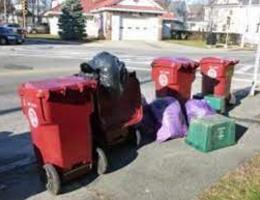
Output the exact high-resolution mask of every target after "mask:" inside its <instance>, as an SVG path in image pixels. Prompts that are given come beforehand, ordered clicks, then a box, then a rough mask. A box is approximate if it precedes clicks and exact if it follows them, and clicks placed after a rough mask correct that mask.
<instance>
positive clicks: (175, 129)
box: [156, 101, 188, 142]
mask: <svg viewBox="0 0 260 200" xmlns="http://www.w3.org/2000/svg"><path fill="white" fill-rule="evenodd" d="M187 131H188V128H187V124H186V121H185V118H184V115H183V113H182V109H181V106H180V104H179V102H178V101H175V102H173V103H171V104H170V105H169V106H167V108H166V109H165V111H164V113H163V118H162V126H161V128H160V129H159V130H158V132H157V138H156V140H157V141H158V142H164V141H166V140H168V139H175V138H180V137H184V136H185V135H186V134H187Z"/></svg>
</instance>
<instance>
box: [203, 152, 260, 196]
mask: <svg viewBox="0 0 260 200" xmlns="http://www.w3.org/2000/svg"><path fill="white" fill-rule="evenodd" d="M199 199H200V200H260V155H258V156H256V157H254V158H253V159H252V160H250V161H249V162H248V163H246V164H244V165H242V166H241V167H239V168H238V169H237V170H235V171H233V172H230V173H228V174H227V175H226V176H224V177H223V178H221V179H220V180H219V182H218V183H217V184H216V185H214V186H212V187H211V188H209V189H208V190H207V191H206V192H205V193H203V194H202V195H200V197H199Z"/></svg>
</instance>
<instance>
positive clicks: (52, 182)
mask: <svg viewBox="0 0 260 200" xmlns="http://www.w3.org/2000/svg"><path fill="white" fill-rule="evenodd" d="M43 168H44V170H45V173H46V178H47V180H46V188H47V190H48V191H49V192H50V193H52V194H54V195H57V194H59V193H60V189H61V181H60V177H59V174H58V172H57V170H56V169H55V167H54V166H53V165H51V164H46V165H44V166H43Z"/></svg>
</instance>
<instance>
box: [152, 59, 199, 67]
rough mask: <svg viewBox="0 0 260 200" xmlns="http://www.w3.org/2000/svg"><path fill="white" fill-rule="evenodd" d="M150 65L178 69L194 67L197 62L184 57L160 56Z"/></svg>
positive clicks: (197, 64)
mask: <svg viewBox="0 0 260 200" xmlns="http://www.w3.org/2000/svg"><path fill="white" fill-rule="evenodd" d="M151 65H152V67H173V68H177V70H179V69H182V68H184V69H196V68H198V67H199V63H198V62H196V61H193V60H191V59H189V58H185V57H160V58H157V59H155V60H154V61H153V62H152V64H151Z"/></svg>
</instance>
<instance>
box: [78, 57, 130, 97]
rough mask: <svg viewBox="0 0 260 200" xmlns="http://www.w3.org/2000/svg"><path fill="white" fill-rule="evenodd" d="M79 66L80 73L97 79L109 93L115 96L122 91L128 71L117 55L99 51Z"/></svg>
mask: <svg viewBox="0 0 260 200" xmlns="http://www.w3.org/2000/svg"><path fill="white" fill-rule="evenodd" d="M80 68H81V74H82V75H84V76H85V75H89V76H91V77H92V78H94V79H97V80H99V83H100V85H101V86H103V87H104V88H106V90H107V91H108V92H109V94H111V95H113V96H115V97H116V96H120V95H121V94H122V93H123V91H124V86H125V85H126V84H127V80H128V71H127V69H126V67H125V63H124V62H122V61H120V60H119V59H118V57H116V56H114V55H112V54H110V53H108V52H101V53H99V54H97V55H96V56H94V58H93V59H91V60H89V61H87V62H84V63H82V64H81V65H80Z"/></svg>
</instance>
